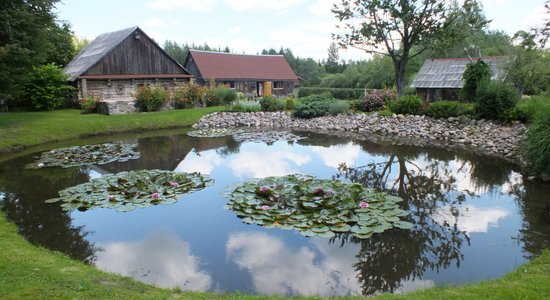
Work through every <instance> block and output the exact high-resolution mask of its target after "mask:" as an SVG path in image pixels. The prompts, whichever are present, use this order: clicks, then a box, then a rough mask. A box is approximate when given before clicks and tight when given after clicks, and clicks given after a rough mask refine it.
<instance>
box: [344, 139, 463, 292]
mask: <svg viewBox="0 0 550 300" xmlns="http://www.w3.org/2000/svg"><path fill="white" fill-rule="evenodd" d="M403 149H404V150H405V152H399V151H392V153H391V154H389V155H388V156H387V158H386V159H384V160H383V161H381V162H376V163H371V164H368V165H365V166H361V167H348V166H346V165H342V166H341V167H340V169H339V170H340V172H339V173H338V174H337V175H336V176H335V178H340V179H348V180H350V181H352V182H358V183H361V184H363V185H365V186H368V187H375V188H378V189H380V190H383V191H387V192H389V193H391V194H394V195H398V196H400V197H402V198H403V199H404V202H403V203H402V207H403V208H404V209H405V210H408V211H410V216H409V220H408V221H410V222H412V223H413V224H414V228H413V229H412V230H410V231H405V230H392V231H389V232H387V233H383V234H379V235H374V236H373V237H371V238H369V239H366V240H360V239H356V238H353V237H350V236H344V237H343V239H342V243H345V242H352V243H358V244H360V245H361V250H360V252H359V254H358V255H357V258H358V261H357V263H356V264H355V268H356V270H357V272H358V277H359V279H360V280H361V282H362V284H363V293H364V294H365V295H369V294H374V293H379V292H385V293H387V292H394V291H396V290H397V289H398V288H399V287H400V286H401V283H402V282H404V281H408V280H415V279H417V280H418V279H420V278H421V277H422V275H423V274H424V272H425V271H426V270H428V269H430V270H435V271H438V270H439V269H441V268H447V267H449V266H451V265H452V264H454V265H456V266H457V267H459V266H460V263H461V261H462V260H463V259H464V255H463V254H462V253H461V247H462V245H463V244H464V243H467V244H469V242H470V241H469V238H468V236H467V235H466V234H465V233H464V232H462V231H460V230H459V229H458V226H457V224H456V222H455V223H454V224H449V223H444V224H440V223H438V222H436V221H435V220H434V219H433V218H432V214H434V213H435V212H436V208H438V207H440V206H442V205H450V206H451V207H455V208H456V207H457V205H459V204H460V203H462V201H463V200H464V194H462V193H456V192H453V191H454V189H455V184H454V183H455V181H456V179H455V177H454V172H455V171H456V170H454V168H452V167H450V166H449V165H448V164H447V162H446V161H441V160H427V159H426V160H419V159H418V158H419V154H418V150H416V151H411V150H414V148H407V147H405V148H403ZM377 150H378V151H377V152H378V153H382V152H383V151H382V150H383V148H378V149H377ZM369 152H370V151H369ZM419 162H421V163H422V165H419V164H418V163H419Z"/></svg>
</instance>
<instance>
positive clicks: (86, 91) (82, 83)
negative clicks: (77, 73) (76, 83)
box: [80, 78, 88, 99]
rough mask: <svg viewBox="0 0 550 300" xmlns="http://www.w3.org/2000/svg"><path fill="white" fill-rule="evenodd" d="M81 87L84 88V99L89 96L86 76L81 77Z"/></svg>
mask: <svg viewBox="0 0 550 300" xmlns="http://www.w3.org/2000/svg"><path fill="white" fill-rule="evenodd" d="M80 88H81V89H82V99H85V98H87V97H88V82H86V79H85V78H82V79H80Z"/></svg>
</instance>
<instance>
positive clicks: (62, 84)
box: [25, 64, 74, 110]
mask: <svg viewBox="0 0 550 300" xmlns="http://www.w3.org/2000/svg"><path fill="white" fill-rule="evenodd" d="M72 91H74V88H73V87H72V86H70V85H68V84H67V74H65V72H64V71H63V69H62V68H60V67H58V66H56V65H54V64H48V65H43V66H40V67H33V70H32V71H31V72H30V73H29V74H28V76H27V82H26V84H25V93H26V97H28V98H29V99H30V100H31V104H32V107H33V108H34V109H36V110H53V109H56V108H59V107H61V106H62V105H63V104H64V103H65V102H66V101H67V100H69V99H70V96H71V92H72Z"/></svg>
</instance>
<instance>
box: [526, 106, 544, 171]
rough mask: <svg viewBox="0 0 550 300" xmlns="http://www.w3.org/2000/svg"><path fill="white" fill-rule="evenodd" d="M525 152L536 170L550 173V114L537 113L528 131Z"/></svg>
mask: <svg viewBox="0 0 550 300" xmlns="http://www.w3.org/2000/svg"><path fill="white" fill-rule="evenodd" d="M524 150H525V154H526V157H527V159H528V160H529V162H530V163H531V165H532V169H533V171H535V172H541V173H546V174H550V114H548V113H540V114H536V115H535V118H534V119H533V122H532V124H531V125H530V126H529V130H528V131H527V137H526V140H525V148H524Z"/></svg>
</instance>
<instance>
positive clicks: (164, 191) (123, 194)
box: [46, 170, 213, 212]
mask: <svg viewBox="0 0 550 300" xmlns="http://www.w3.org/2000/svg"><path fill="white" fill-rule="evenodd" d="M212 183H213V180H212V179H211V178H210V177H208V176H207V175H201V174H200V173H178V172H173V171H166V170H139V171H128V172H120V173H117V174H112V175H107V176H103V177H99V178H94V179H92V180H90V181H89V182H86V183H83V184H79V185H77V186H73V187H69V188H66V189H64V190H61V191H59V198H53V199H49V200H46V202H47V203H55V202H63V204H61V207H63V209H64V210H73V209H78V210H80V211H86V210H89V209H92V208H99V207H101V208H114V209H116V210H117V211H121V212H126V211H131V210H133V209H135V208H136V207H141V208H144V207H148V206H151V205H158V204H172V203H175V202H176V201H178V198H179V197H180V196H181V195H184V194H188V193H191V192H194V191H198V190H202V189H204V188H205V187H207V186H209V185H211V184H212Z"/></svg>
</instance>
